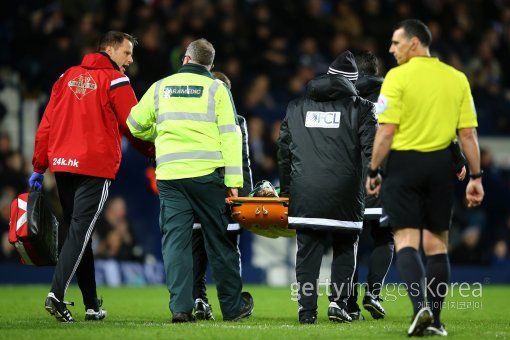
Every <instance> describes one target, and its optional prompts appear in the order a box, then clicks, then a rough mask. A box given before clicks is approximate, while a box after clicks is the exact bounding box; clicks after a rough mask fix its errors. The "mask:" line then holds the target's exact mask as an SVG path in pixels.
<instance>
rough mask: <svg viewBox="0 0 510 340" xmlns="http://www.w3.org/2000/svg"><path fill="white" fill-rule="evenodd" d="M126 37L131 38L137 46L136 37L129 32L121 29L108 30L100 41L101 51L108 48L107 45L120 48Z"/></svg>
mask: <svg viewBox="0 0 510 340" xmlns="http://www.w3.org/2000/svg"><path fill="white" fill-rule="evenodd" d="M126 39H127V40H129V41H130V42H131V43H132V44H133V46H135V45H136V44H137V43H138V41H137V40H136V38H135V37H133V36H132V35H129V34H127V33H124V32H119V31H109V32H106V34H105V35H103V37H102V38H101V40H100V41H99V51H104V50H106V47H108V46H112V47H113V48H118V47H119V46H120V45H122V43H123V42H124V40H126Z"/></svg>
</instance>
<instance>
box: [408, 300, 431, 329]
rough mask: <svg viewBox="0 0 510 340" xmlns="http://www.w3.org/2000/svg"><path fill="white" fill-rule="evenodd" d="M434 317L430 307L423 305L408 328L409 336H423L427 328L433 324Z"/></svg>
mask: <svg viewBox="0 0 510 340" xmlns="http://www.w3.org/2000/svg"><path fill="white" fill-rule="evenodd" d="M433 321H434V317H433V316H432V311H431V310H430V308H429V307H423V308H422V309H420V310H419V311H418V313H416V315H415V316H414V317H413V321H412V322H411V325H410V326H409V329H408V330H407V336H423V335H424V332H425V330H426V329H427V328H428V327H429V326H430V325H432V322H433Z"/></svg>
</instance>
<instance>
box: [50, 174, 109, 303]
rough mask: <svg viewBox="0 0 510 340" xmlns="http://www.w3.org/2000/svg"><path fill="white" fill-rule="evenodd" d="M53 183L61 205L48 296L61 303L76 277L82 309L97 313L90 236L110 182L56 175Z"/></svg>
mask: <svg viewBox="0 0 510 340" xmlns="http://www.w3.org/2000/svg"><path fill="white" fill-rule="evenodd" d="M55 180H56V182H57V190H58V195H59V198H60V203H61V205H62V213H63V214H62V215H63V216H62V217H63V225H62V226H61V227H60V228H59V248H60V247H61V251H60V255H59V258H58V262H57V265H56V266H55V273H54V275H53V282H52V284H51V292H53V294H55V297H56V298H57V299H59V300H60V301H62V300H63V299H64V296H65V293H66V290H67V288H68V286H69V283H70V282H71V279H72V278H73V276H74V274H75V273H76V278H77V280H78V286H79V287H80V290H81V293H82V296H83V304H84V305H85V308H86V309H97V308H98V307H99V306H98V305H97V304H98V302H97V292H96V275H95V268H94V255H93V254H92V242H91V236H92V232H93V231H94V225H95V223H96V221H97V219H98V217H99V215H100V214H101V211H102V210H103V206H104V203H105V201H106V199H107V198H108V188H109V186H110V184H111V180H110V179H106V178H99V177H90V176H85V175H77V174H72V173H67V172H57V173H55Z"/></svg>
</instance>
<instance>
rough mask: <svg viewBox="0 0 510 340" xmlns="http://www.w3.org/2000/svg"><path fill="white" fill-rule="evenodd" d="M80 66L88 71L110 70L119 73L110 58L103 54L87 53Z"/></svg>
mask: <svg viewBox="0 0 510 340" xmlns="http://www.w3.org/2000/svg"><path fill="white" fill-rule="evenodd" d="M81 66H82V67H84V68H88V69H95V70H97V69H110V70H117V71H120V69H119V67H118V66H117V64H115V62H114V61H113V60H112V59H110V56H108V54H106V53H104V52H98V53H89V54H86V55H85V57H83V60H82V62H81Z"/></svg>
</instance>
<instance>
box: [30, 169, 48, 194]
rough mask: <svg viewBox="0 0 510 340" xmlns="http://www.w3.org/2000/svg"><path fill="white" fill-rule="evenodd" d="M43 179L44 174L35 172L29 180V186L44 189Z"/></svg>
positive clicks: (38, 189)
mask: <svg viewBox="0 0 510 340" xmlns="http://www.w3.org/2000/svg"><path fill="white" fill-rule="evenodd" d="M43 179H44V175H43V174H40V173H38V172H34V173H33V174H32V176H30V179H29V180H28V186H29V187H30V188H34V189H35V190H37V191H40V190H41V189H42V182H43Z"/></svg>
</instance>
